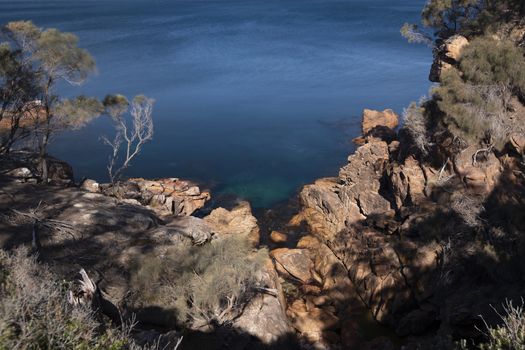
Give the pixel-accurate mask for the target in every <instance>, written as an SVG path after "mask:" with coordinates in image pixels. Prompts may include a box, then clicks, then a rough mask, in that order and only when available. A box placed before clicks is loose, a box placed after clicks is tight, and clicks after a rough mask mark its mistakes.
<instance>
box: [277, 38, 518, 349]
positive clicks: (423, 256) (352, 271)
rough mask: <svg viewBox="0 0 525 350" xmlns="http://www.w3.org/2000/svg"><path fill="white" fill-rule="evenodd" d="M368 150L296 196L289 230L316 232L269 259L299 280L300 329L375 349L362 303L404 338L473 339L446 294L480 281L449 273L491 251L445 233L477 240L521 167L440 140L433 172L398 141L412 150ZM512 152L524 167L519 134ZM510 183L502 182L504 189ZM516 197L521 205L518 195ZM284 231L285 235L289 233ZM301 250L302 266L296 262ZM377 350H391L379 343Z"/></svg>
mask: <svg viewBox="0 0 525 350" xmlns="http://www.w3.org/2000/svg"><path fill="white" fill-rule="evenodd" d="M465 45H467V42H466V41H465V40H463V39H461V38H455V39H453V40H450V41H449V42H447V52H448V55H447V57H448V58H449V59H454V60H458V59H459V55H460V53H461V50H462V49H463V48H464V47H465ZM378 113H379V114H378ZM371 115H372V116H374V118H373V121H371V120H370V119H371ZM379 116H380V117H379ZM364 118H365V119H367V121H366V122H365V121H363V132H365V133H370V130H372V129H374V128H385V129H389V130H392V128H393V127H395V125H396V123H395V122H394V118H392V119H389V118H388V117H385V115H383V114H381V112H374V113H370V112H367V113H364ZM362 141H363V142H364V144H363V145H361V146H360V147H359V148H358V149H357V150H356V151H355V153H354V154H353V155H351V156H350V157H349V158H348V164H347V165H345V166H344V167H342V168H341V170H340V172H339V176H338V177H335V178H324V179H320V180H317V181H316V182H315V183H313V184H310V185H306V186H304V188H303V190H302V191H301V193H300V199H301V202H302V208H301V212H300V213H299V214H298V215H296V216H295V217H294V218H293V219H292V220H291V221H290V223H291V222H294V224H296V223H297V222H298V221H301V220H304V221H305V222H306V223H307V224H308V228H309V234H308V235H306V236H304V237H303V238H302V239H300V240H299V242H298V243H297V246H296V248H295V249H277V250H275V251H273V252H272V254H273V256H274V257H275V260H276V266H278V265H281V268H279V267H277V271H278V272H279V273H280V274H281V275H282V276H283V277H284V278H288V279H290V277H292V280H293V278H295V279H296V280H299V281H300V283H301V285H300V286H299V289H300V290H301V291H302V293H303V294H302V296H301V297H300V298H296V299H295V300H294V301H292V302H291V303H290V305H289V308H288V314H289V316H290V317H291V319H292V321H293V324H294V327H295V328H296V329H297V330H298V331H299V332H300V333H301V334H303V335H304V336H305V337H306V338H308V339H316V341H318V342H319V344H324V346H325V348H326V347H328V348H329V347H330V344H331V341H332V340H333V339H335V338H338V339H339V340H337V344H343V346H346V347H356V348H367V346H369V347H370V348H374V346H376V345H377V344H375V343H374V342H372V343H368V342H366V341H365V340H364V339H362V338H361V337H360V336H359V331H358V330H357V329H358V328H359V326H358V323H359V322H357V321H356V319H355V318H352V316H351V315H353V314H360V313H361V312H362V309H361V308H362V307H363V306H364V308H366V310H368V312H370V313H371V315H372V316H373V318H374V319H375V320H377V321H379V322H380V323H381V324H384V325H386V326H388V327H390V328H391V329H394V330H395V331H396V333H397V334H398V335H399V336H403V337H407V336H419V335H423V334H429V333H431V332H433V331H435V330H437V329H439V330H440V331H443V332H448V331H450V329H451V328H454V327H458V329H457V328H455V329H457V331H458V332H466V331H465V330H464V329H465V328H464V327H463V326H457V325H456V323H454V322H455V321H453V320H454V319H455V316H453V315H452V314H454V311H453V310H454V309H455V308H458V307H460V305H462V304H464V303H465V302H466V301H465V300H463V301H461V298H459V297H458V296H457V294H454V293H455V292H454V289H453V288H452V287H451V286H455V287H454V288H459V289H468V288H469V287H468V286H469V285H470V284H471V283H476V282H473V281H472V280H471V279H470V278H467V279H466V280H465V279H462V278H461V276H462V275H461V272H459V271H454V272H452V271H451V270H450V269H452V268H451V267H449V265H450V264H458V263H457V262H456V261H458V260H461V259H466V261H469V260H468V259H473V258H471V257H469V258H468V259H467V258H466V257H465V256H464V254H467V255H469V254H470V256H472V255H476V254H480V255H483V254H487V253H484V252H486V251H487V249H492V248H487V247H486V246H485V247H483V243H480V242H483V240H479V241H473V240H470V239H467V238H463V236H462V234H459V236H454V235H451V234H450V232H457V231H460V230H461V232H470V234H471V235H476V232H479V231H476V225H479V223H480V222H481V220H480V218H479V217H480V215H482V213H483V210H486V208H485V207H483V206H482V205H481V204H480V201H488V203H492V202H495V203H499V202H498V201H501V200H503V199H496V198H500V197H501V196H503V197H505V199H504V200H505V201H507V202H508V201H510V199H508V198H507V196H506V195H505V194H504V192H499V191H500V190H499V188H501V187H502V186H503V187H505V186H516V184H517V183H518V182H519V181H518V180H517V178H516V177H515V176H514V175H510V174H511V173H512V174H515V173H516V172H517V171H518V170H517V168H516V166H517V165H516V164H517V163H516V162H517V160H509V156H508V155H503V156H496V154H495V153H494V152H493V151H492V150H491V149H486V150H485V149H480V148H479V147H475V146H469V147H466V148H463V149H460V150H459V151H458V150H457V149H456V148H453V147H457V146H455V145H453V144H452V143H450V142H449V143H448V144H447V143H446V142H441V141H438V142H440V144H439V145H437V146H436V147H435V150H434V152H437V153H439V154H438V155H437V159H438V161H436V163H438V164H435V165H434V164H430V163H429V162H426V161H422V160H421V159H420V156H418V155H415V154H412V153H410V147H407V145H405V144H403V143H406V142H410V141H407V140H404V139H399V140H397V139H396V138H394V139H390V140H388V139H385V138H377V137H363V139H362ZM445 141H446V140H445ZM447 145H448V146H447ZM509 146H510V148H509V149H511V150H512V152H514V153H512V154H515V155H517V156H518V158H519V157H521V155H522V154H523V149H524V147H525V142H522V137H521V135H520V134H516V135H513V137H511V141H510V144H509ZM447 147H448V148H447ZM518 158H516V159H518ZM443 161H444V164H443ZM439 163H441V164H439ZM509 167H510V169H512V167H514V169H515V170H514V171H511V170H509ZM518 167H519V166H518ZM506 168H507V170H506ZM505 176H506V179H507V180H505V181H507V182H509V183H508V184H507V185H505V184H504V183H503V182H502V181H503V180H502V179H503V178H504V177H505ZM518 188H521V187H518ZM513 198H514V199H512V200H511V201H513V202H515V201H516V200H517V197H516V196H513ZM487 215H493V214H487ZM478 229H479V228H478ZM496 231H497V230H496ZM282 232H283V233H285V234H286V229H285V228H283V230H282ZM453 247H455V248H453ZM305 252H308V253H307V254H305ZM463 252H468V253H463ZM296 253H297V254H298V256H300V257H301V258H300V259H299V257H294V254H296ZM491 254H492V253H491ZM288 255H290V257H289V258H288ZM304 257H309V258H310V261H311V263H308V261H307V260H306V259H303V258H304ZM477 259H481V258H477ZM450 260H454V261H455V262H454V263H452V262H451V261H450ZM463 263H464V264H465V265H464V266H463V267H462V270H461V271H463V272H462V273H466V272H465V271H467V270H469V271H472V272H470V273H472V274H473V275H474V276H475V274H476V273H477V272H475V271H477V270H476V269H478V268H479V267H477V265H476V264H477V263H474V264H472V263H465V262H463ZM454 266H455V268H458V265H454ZM465 266H466V267H465ZM451 288H452V289H451ZM476 288H477V287H476ZM487 290H488V291H487V293H488V294H490V295H492V298H496V296H498V295H499V296H501V293H500V292H497V291H496V290H495V289H492V287H491V288H489V289H487ZM489 300H492V299H488V297H487V298H485V300H484V304H482V303H481V302H479V301H478V302H476V307H472V308H471V309H469V312H468V316H466V317H467V318H466V319H468V322H471V323H469V325H470V326H469V327H470V328H469V329H473V328H474V325H475V324H476V322H475V321H473V320H474V319H475V313H476V312H479V310H480V309H481V308H483V309H484V310H487V309H488V305H489V304H490V301H489ZM481 305H485V306H481ZM328 306H329V307H328ZM462 310H465V308H462ZM326 312H328V313H329V314H331V315H332V316H333V317H332V316H327V315H326ZM320 315H324V316H323V317H320ZM449 317H450V318H449ZM319 318H323V319H325V320H326V321H325V322H320V321H318V319H319ZM336 319H337V320H338V321H336ZM332 321H333V322H332ZM356 322H357V323H356ZM458 324H459V323H458ZM461 327H463V328H461ZM333 333H335V335H334V334H333ZM462 334H465V333H462ZM377 342H378V343H381V344H383V345H384V346H385V347H392V344H391V343H389V342H388V341H384V339H383V340H381V341H379V340H378V341H377ZM385 344H387V345H388V346H387V345H385Z"/></svg>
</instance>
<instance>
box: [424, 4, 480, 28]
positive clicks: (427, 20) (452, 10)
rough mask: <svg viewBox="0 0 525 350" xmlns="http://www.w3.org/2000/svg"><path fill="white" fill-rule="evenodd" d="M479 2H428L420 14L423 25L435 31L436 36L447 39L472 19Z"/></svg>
mask: <svg viewBox="0 0 525 350" xmlns="http://www.w3.org/2000/svg"><path fill="white" fill-rule="evenodd" d="M482 2H483V1H480V0H430V1H429V2H427V4H426V5H425V7H424V8H423V11H422V13H421V18H422V22H423V25H425V26H426V27H431V28H434V29H436V30H437V36H439V37H449V36H451V35H453V34H455V33H457V32H458V31H459V30H460V29H461V28H463V27H464V26H465V25H467V23H468V22H469V21H470V20H472V19H473V17H474V16H475V14H476V13H477V9H478V8H479V6H482V5H481V3H482Z"/></svg>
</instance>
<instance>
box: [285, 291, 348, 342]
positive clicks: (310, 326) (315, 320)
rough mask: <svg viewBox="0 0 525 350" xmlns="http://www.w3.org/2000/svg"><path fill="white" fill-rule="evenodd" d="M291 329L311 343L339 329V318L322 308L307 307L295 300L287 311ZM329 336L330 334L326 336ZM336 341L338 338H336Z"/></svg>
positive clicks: (323, 338)
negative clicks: (328, 332)
mask: <svg viewBox="0 0 525 350" xmlns="http://www.w3.org/2000/svg"><path fill="white" fill-rule="evenodd" d="M287 314H288V316H289V317H290V318H291V320H292V324H293V327H294V328H295V329H297V331H298V332H299V333H300V334H301V335H302V336H304V337H306V338H307V339H308V340H309V341H311V342H320V341H322V340H325V339H326V337H325V335H326V334H327V333H326V332H327V331H331V330H337V329H338V328H340V322H339V318H338V317H337V316H335V315H334V314H333V313H331V312H329V311H327V310H326V309H323V308H318V307H315V306H314V307H308V305H306V304H305V303H304V301H302V300H296V301H295V302H294V303H293V304H292V305H291V306H290V307H289V308H288V310H287ZM328 335H329V336H330V334H328ZM337 340H339V337H338V336H337Z"/></svg>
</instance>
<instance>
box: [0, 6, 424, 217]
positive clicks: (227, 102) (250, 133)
mask: <svg viewBox="0 0 525 350" xmlns="http://www.w3.org/2000/svg"><path fill="white" fill-rule="evenodd" d="M425 2H426V1H425V0H397V1H396V0H335V1H334V0H236V1H234V0H216V1H209V0H9V1H7V0H0V22H2V23H5V22H8V21H12V20H20V19H30V20H32V21H34V22H35V23H36V24H37V25H38V26H41V27H55V28H58V29H60V30H63V31H70V32H73V33H75V34H76V35H77V36H78V37H79V38H80V46H82V47H84V48H86V49H88V50H89V51H90V52H91V53H92V55H93V56H94V58H95V60H96V62H97V66H98V73H97V74H96V75H95V76H93V77H91V78H90V79H89V80H88V81H87V82H86V83H85V84H84V85H83V86H81V87H62V89H61V90H62V93H63V94H64V95H75V94H86V95H92V96H98V97H103V96H104V95H105V94H108V93H123V94H126V95H128V96H133V95H135V94H140V93H143V94H146V95H147V96H150V97H152V98H154V99H155V100H156V104H155V109H154V119H155V137H154V140H153V141H152V142H151V143H149V144H147V145H146V146H145V148H144V150H143V152H142V154H141V155H140V157H139V158H137V159H136V161H135V162H134V163H133V166H132V167H131V168H130V169H129V171H128V172H127V175H129V176H142V177H151V178H153V177H181V178H189V179H194V180H196V181H199V182H200V183H202V184H203V186H204V187H210V188H211V189H212V190H213V192H214V194H216V195H221V194H235V195H238V196H241V197H243V198H246V199H248V200H250V201H251V203H252V205H253V206H254V207H269V206H271V205H272V204H274V203H277V202H279V201H282V200H285V199H286V198H288V197H289V196H291V195H293V194H294V193H295V192H296V191H297V190H298V189H299V188H300V186H301V185H303V184H305V183H309V182H311V181H313V180H314V179H316V178H318V177H322V176H332V175H336V174H337V172H338V169H339V167H340V166H341V165H343V164H345V162H346V158H347V156H348V154H349V153H350V152H352V151H353V145H352V144H351V142H350V140H351V138H353V137H355V136H357V135H358V134H359V122H360V117H361V111H362V110H363V108H373V109H384V108H393V109H394V110H396V111H397V112H399V113H401V112H402V110H403V107H405V106H407V105H408V104H409V103H410V101H413V100H417V99H418V98H419V97H420V96H421V95H424V94H426V93H427V91H428V88H429V86H430V85H429V82H428V81H427V76H428V70H429V66H430V62H431V52H430V50H429V49H428V48H426V47H424V46H417V45H410V44H408V43H406V41H405V40H404V39H403V38H402V37H401V36H400V35H399V28H400V27H401V25H402V24H403V23H404V22H415V21H417V19H418V16H419V12H420V10H421V8H422V6H423V5H424V3H425ZM110 133H111V128H110V123H109V120H108V119H107V118H106V117H101V118H99V119H98V120H96V121H95V122H94V123H92V124H90V125H89V126H88V127H86V128H84V129H82V130H80V131H74V132H67V133H65V134H62V135H60V136H59V137H57V138H56V139H55V140H54V143H53V146H52V148H51V153H52V154H53V155H55V156H57V157H59V158H62V159H64V160H66V161H68V162H69V163H71V164H72V165H73V167H74V169H75V174H76V176H77V177H78V178H82V177H89V178H95V179H98V180H99V181H104V180H106V173H105V164H106V162H107V159H108V155H109V149H107V148H106V147H105V146H104V145H103V144H102V143H101V142H100V135H102V134H106V135H110Z"/></svg>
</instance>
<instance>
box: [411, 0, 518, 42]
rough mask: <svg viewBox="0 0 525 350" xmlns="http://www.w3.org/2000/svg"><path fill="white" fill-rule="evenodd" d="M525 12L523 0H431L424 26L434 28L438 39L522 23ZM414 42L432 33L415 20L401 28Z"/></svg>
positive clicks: (427, 7)
mask: <svg viewBox="0 0 525 350" xmlns="http://www.w3.org/2000/svg"><path fill="white" fill-rule="evenodd" d="M524 15H525V2H524V1H522V0H429V1H428V2H427V3H426V5H425V7H424V8H423V11H422V12H421V22H422V25H423V27H427V28H431V29H433V30H434V33H433V36H434V37H435V38H436V39H447V38H449V37H451V36H453V35H455V34H461V35H463V36H466V37H468V38H471V37H475V36H480V35H483V34H491V33H494V32H497V31H498V30H499V29H500V28H501V27H502V26H505V25H507V24H511V25H514V24H519V23H520V21H521V20H522V19H523V17H524ZM401 33H402V34H403V36H405V37H407V38H408V40H409V41H410V42H425V43H427V42H428V40H431V39H430V38H431V37H432V35H430V34H426V33H424V32H423V31H421V29H420V28H418V26H417V25H414V24H405V25H404V26H403V28H402V30H401Z"/></svg>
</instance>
